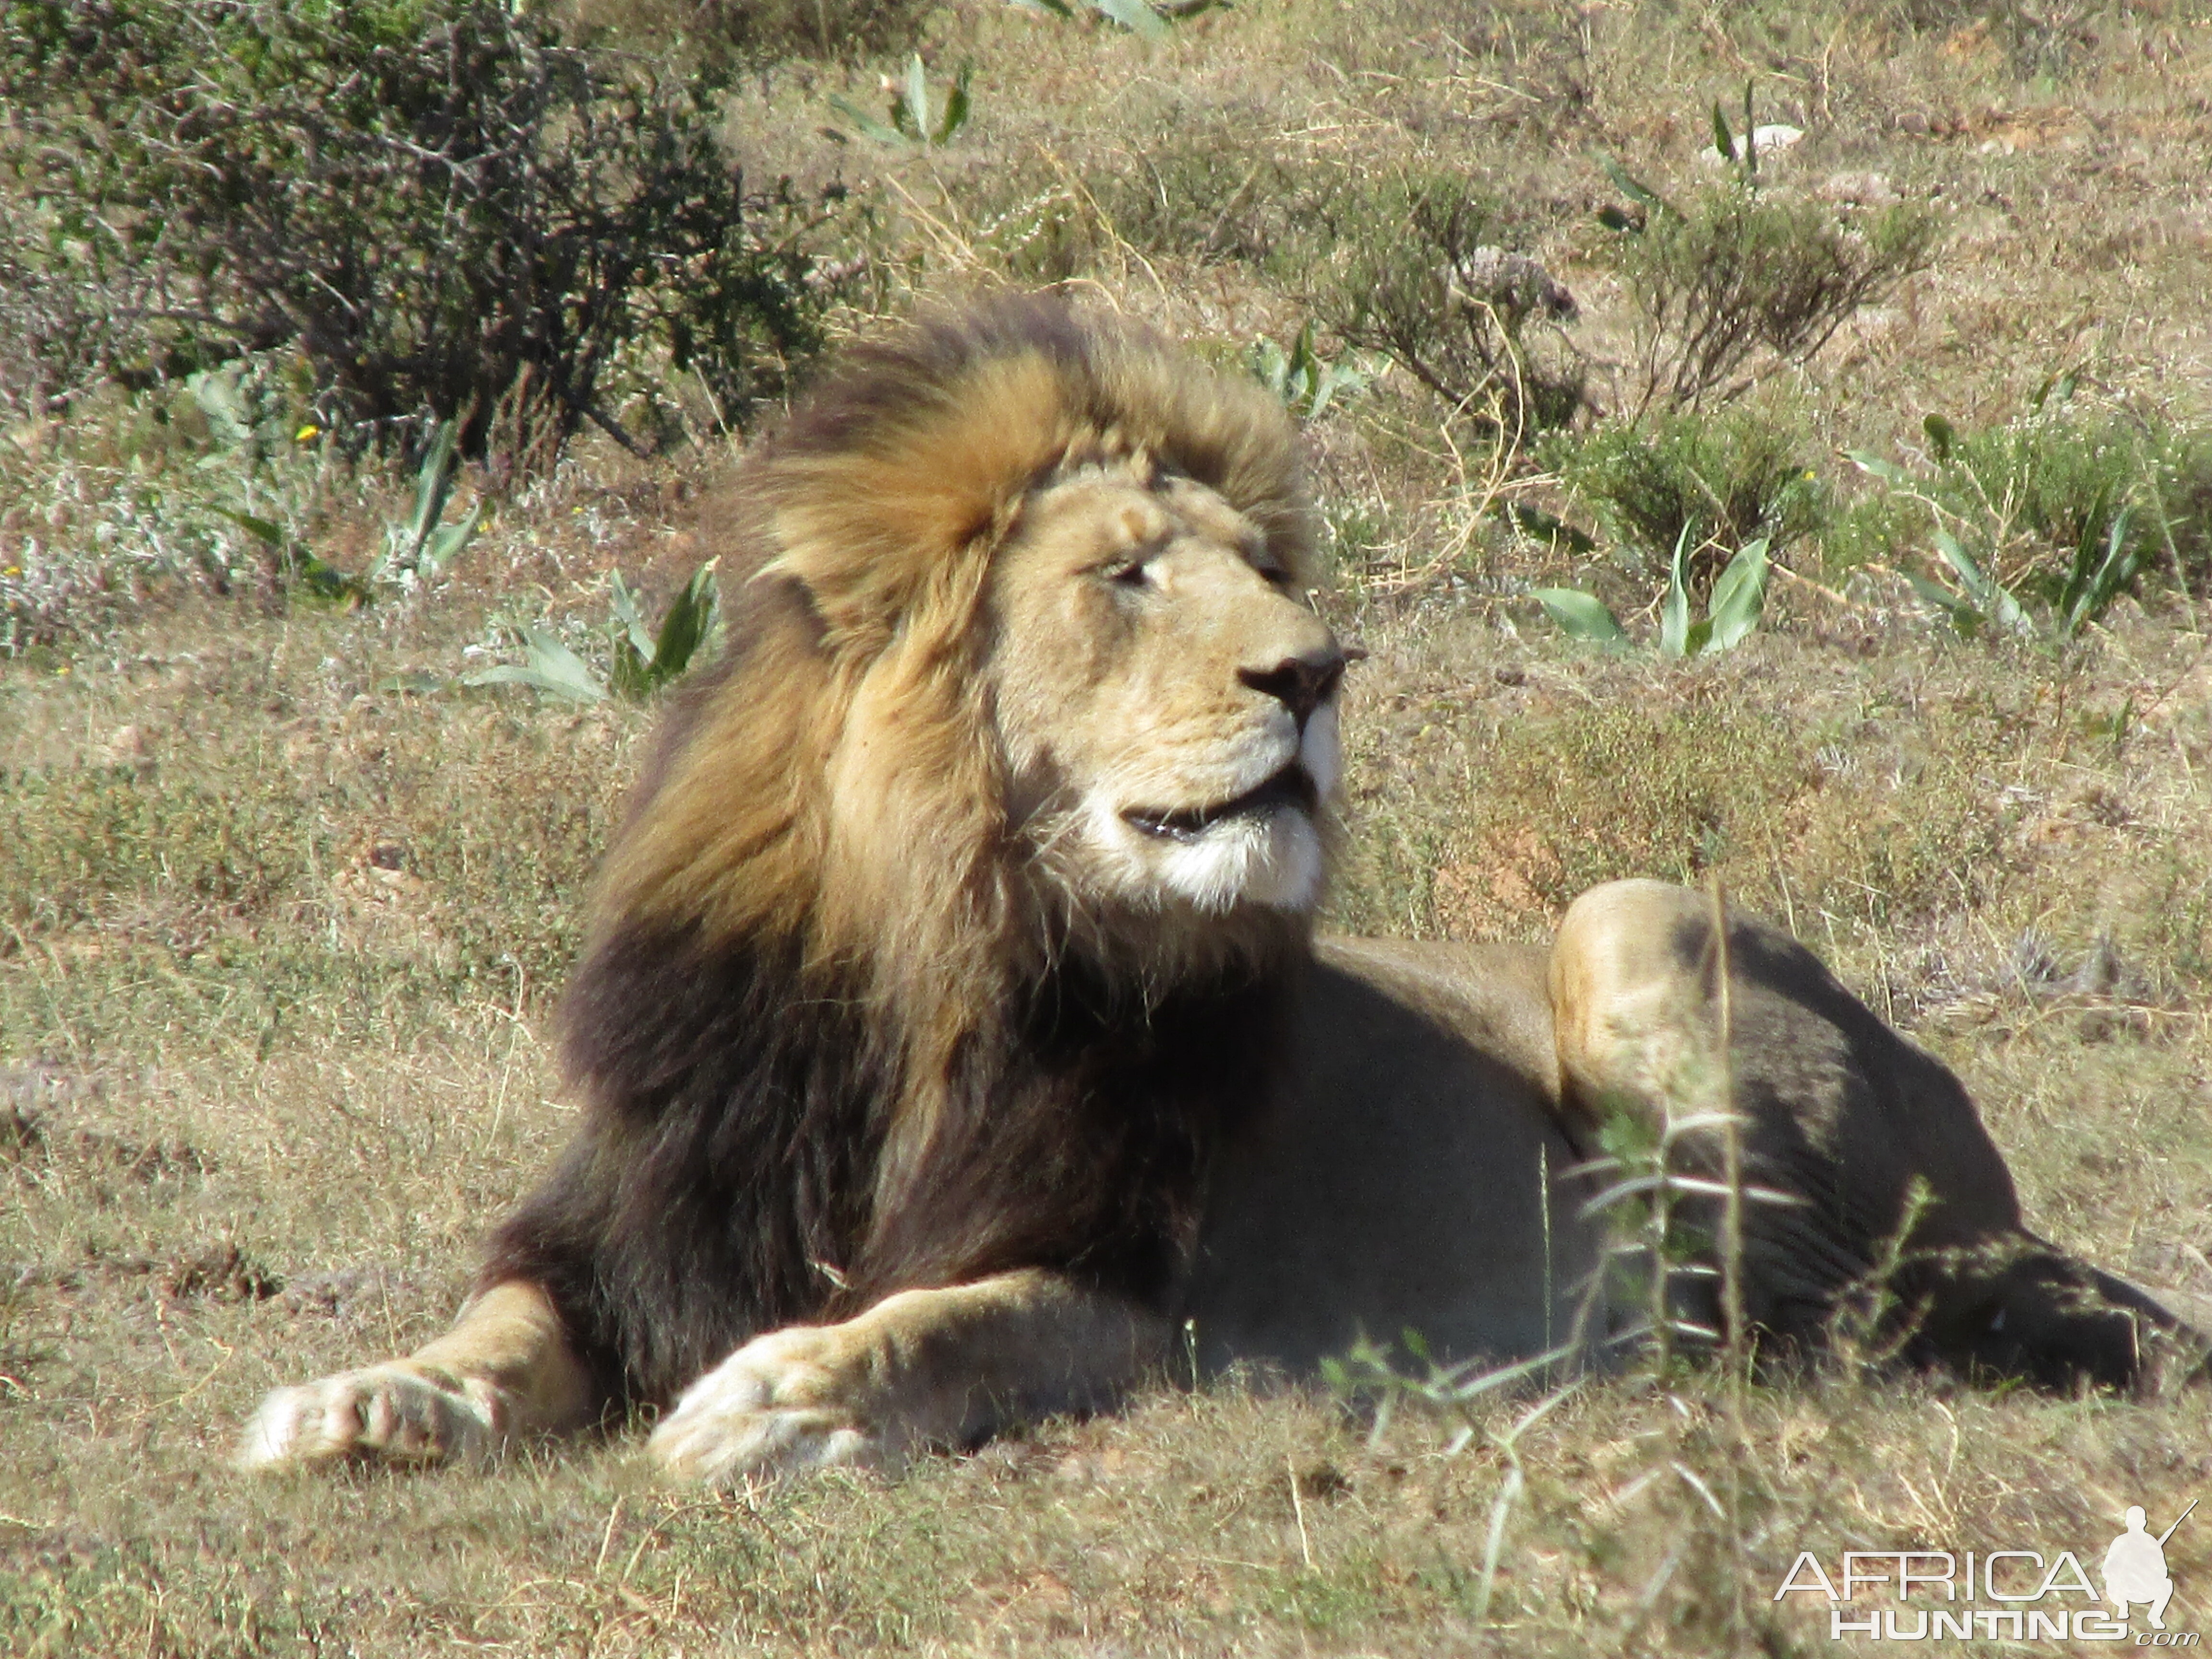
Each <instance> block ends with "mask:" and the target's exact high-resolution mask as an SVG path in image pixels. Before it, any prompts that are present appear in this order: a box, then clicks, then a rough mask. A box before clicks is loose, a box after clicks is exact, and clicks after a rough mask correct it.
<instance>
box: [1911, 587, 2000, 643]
mask: <svg viewBox="0 0 2212 1659" xmlns="http://www.w3.org/2000/svg"><path fill="white" fill-rule="evenodd" d="M1905 580H1906V582H1908V583H1909V584H1911V588H1912V591H1913V592H1915V593H1917V594H1918V595H1919V596H1920V598H1921V599H1922V600H1923V601H1924V602H1925V603H1927V604H1928V605H1932V606H1934V607H1935V608H1936V610H1938V611H1942V613H1943V614H1944V615H1945V616H1946V617H1949V618H1950V619H1951V626H1952V627H1953V628H1954V629H1957V630H1958V631H1959V632H1960V633H1961V634H1964V635H1970V636H1971V635H1972V633H1973V632H1974V630H1975V629H1977V628H1978V627H1979V626H1980V625H1981V621H1982V617H1981V613H1980V612H1979V611H1976V610H1975V609H1974V607H1973V606H1972V605H1966V604H1964V603H1962V602H1961V601H1960V600H1959V599H1954V598H1953V597H1952V596H1951V595H1950V594H1948V593H1946V592H1944V591H1943V590H1942V588H1940V587H1938V586H1936V584H1935V583H1934V582H1931V581H1929V580H1928V579H1927V578H1926V577H1924V576H1916V575H1913V574H1911V572H1909V571H1908V572H1907V573H1906V574H1905Z"/></svg>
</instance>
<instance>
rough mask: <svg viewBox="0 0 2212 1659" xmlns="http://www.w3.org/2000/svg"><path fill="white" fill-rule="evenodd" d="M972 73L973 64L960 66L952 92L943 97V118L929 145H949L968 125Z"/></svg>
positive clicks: (973, 69) (973, 71)
mask: <svg viewBox="0 0 2212 1659" xmlns="http://www.w3.org/2000/svg"><path fill="white" fill-rule="evenodd" d="M974 73H975V66H974V65H973V64H962V65H961V66H960V76H959V78H958V79H957V80H956V81H955V82H953V83H952V90H951V92H949V93H947V94H945V118H944V120H942V121H940V122H939V124H938V127H937V132H936V134H935V136H934V137H932V138H931V140H930V143H933V144H946V143H951V142H952V135H953V134H954V133H956V132H957V131H960V129H961V128H963V127H964V126H966V125H968V111H969V95H968V83H969V80H970V79H971V78H972V77H973V76H974Z"/></svg>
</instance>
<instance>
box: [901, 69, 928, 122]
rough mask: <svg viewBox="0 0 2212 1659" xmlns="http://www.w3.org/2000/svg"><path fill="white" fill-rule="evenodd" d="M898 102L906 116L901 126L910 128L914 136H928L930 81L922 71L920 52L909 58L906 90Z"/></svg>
mask: <svg viewBox="0 0 2212 1659" xmlns="http://www.w3.org/2000/svg"><path fill="white" fill-rule="evenodd" d="M898 104H899V106H900V107H902V109H903V110H904V112H905V119H903V120H902V121H900V122H899V124H898V125H899V126H900V127H901V128H902V129H903V130H908V131H909V132H910V136H911V137H915V138H927V137H928V136H929V82H928V81H927V78H926V77H925V76H923V73H922V68H921V53H920V52H916V53H915V54H914V56H913V57H911V58H908V59H907V65H906V90H905V91H904V92H903V93H902V94H901V95H900V97H899V100H898Z"/></svg>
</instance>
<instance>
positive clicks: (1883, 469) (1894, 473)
mask: <svg viewBox="0 0 2212 1659" xmlns="http://www.w3.org/2000/svg"><path fill="white" fill-rule="evenodd" d="M1844 459H1845V460H1847V461H1849V462H1850V464H1851V465H1853V466H1855V467H1857V468H1858V470H1859V471H1862V472H1866V473H1870V474H1872V475H1873V476H1874V477H1877V478H1879V479H1881V481H1882V482H1883V483H1886V484H1897V485H1899V486H1903V487H1909V486H1910V485H1911V483H1912V475H1911V473H1909V472H1907V471H1905V469H1904V468H1903V467H1901V466H1899V465H1898V464H1897V463H1896V462H1894V461H1886V460H1884V459H1882V458H1881V456H1879V455H1877V454H1875V453H1873V452H1872V451H1871V450H1865V449H1847V450H1845V451H1844Z"/></svg>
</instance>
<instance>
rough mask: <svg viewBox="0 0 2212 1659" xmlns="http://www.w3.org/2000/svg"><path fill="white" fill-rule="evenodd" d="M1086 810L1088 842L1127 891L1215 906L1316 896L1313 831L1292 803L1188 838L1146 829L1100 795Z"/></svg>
mask: <svg viewBox="0 0 2212 1659" xmlns="http://www.w3.org/2000/svg"><path fill="white" fill-rule="evenodd" d="M1089 816H1090V820H1091V822H1090V829H1091V844H1092V846H1093V847H1094V848H1097V850H1098V851H1099V852H1101V853H1103V854H1104V855H1105V856H1104V859H1103V865H1104V868H1105V871H1106V872H1108V875H1109V880H1110V881H1111V882H1112V884H1114V885H1115V886H1116V887H1118V888H1120V889H1121V890H1122V892H1123V893H1124V894H1125V895H1126V896H1130V897H1133V898H1138V899H1139V900H1142V901H1145V902H1152V903H1158V902H1163V901H1164V900H1167V899H1170V898H1175V899H1180V900H1181V901H1182V902H1184V903H1186V904H1188V905H1190V906H1192V907H1193V908H1196V909H1199V910H1204V911H1209V912H1215V913H1218V912H1222V911H1226V910H1231V909H1234V908H1236V907H1237V906H1238V905H1240V904H1262V905H1266V906H1267V907H1268V908H1272V909H1277V910H1310V909H1311V908H1313V907H1314V905H1315V904H1316V903H1317V902H1319V900H1320V898H1321V878H1322V850H1321V835H1320V832H1319V831H1318V830H1316V829H1315V828H1314V825H1313V821H1312V820H1311V819H1310V818H1309V817H1307V816H1306V815H1305V814H1304V812H1301V811H1298V810H1297V808H1296V807H1292V806H1278V807H1276V808H1275V809H1274V810H1273V811H1271V812H1269V813H1267V814H1266V815H1265V816H1264V817H1237V818H1232V819H1230V820H1228V821H1226V822H1224V823H1217V824H1215V825H1214V826H1213V827H1212V829H1208V830H1206V832H1205V834H1203V835H1201V836H1198V837H1197V838H1196V839H1194V840H1191V841H1170V840H1167V839H1164V838H1163V837H1160V836H1152V835H1148V834H1146V832H1145V831H1144V830H1142V829H1138V828H1136V826H1134V825H1133V824H1131V823H1127V822H1126V821H1125V820H1123V818H1122V817H1121V815H1120V814H1119V813H1118V812H1115V811H1114V810H1113V809H1112V808H1111V807H1110V806H1109V805H1105V804H1104V803H1097V804H1095V805H1093V807H1092V809H1091V813H1090V815H1089Z"/></svg>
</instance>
